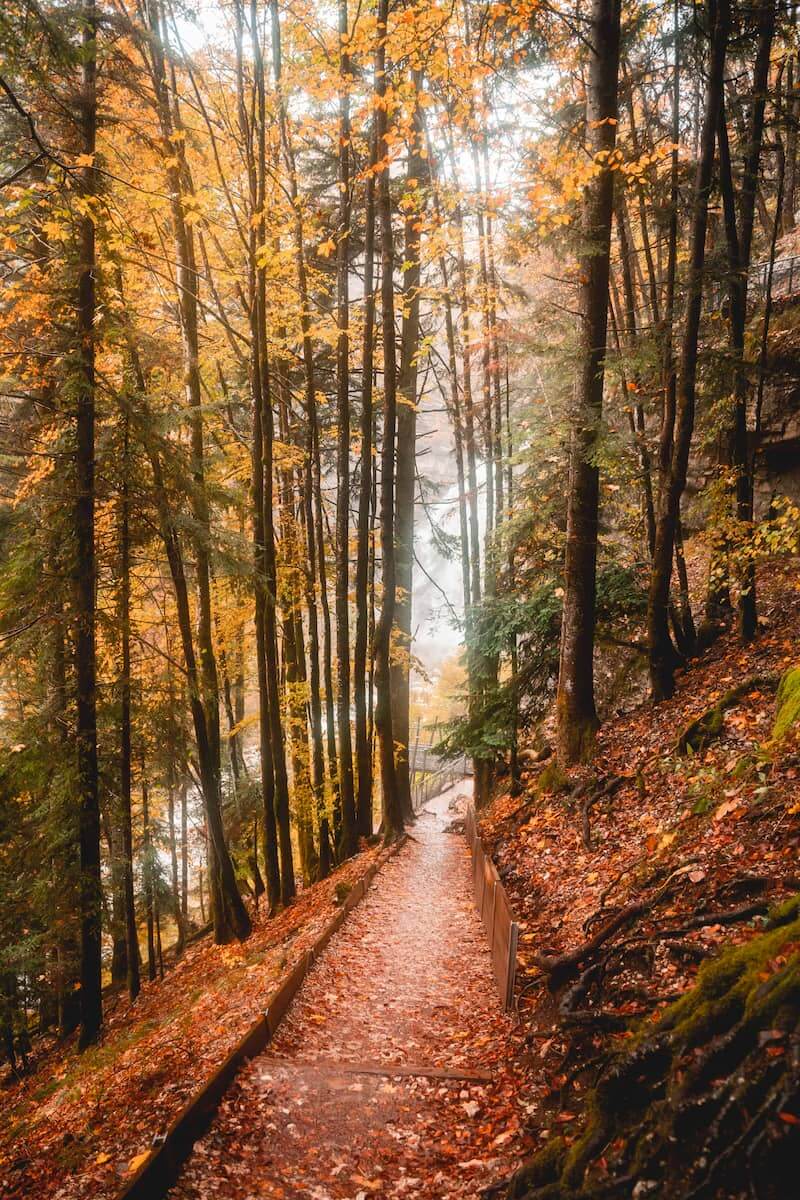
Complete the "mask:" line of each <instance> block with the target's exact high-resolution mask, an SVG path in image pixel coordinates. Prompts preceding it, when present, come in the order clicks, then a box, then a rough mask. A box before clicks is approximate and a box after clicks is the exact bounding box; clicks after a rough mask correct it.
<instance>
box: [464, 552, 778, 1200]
mask: <svg viewBox="0 0 800 1200" xmlns="http://www.w3.org/2000/svg"><path fill="white" fill-rule="evenodd" d="M759 611H760V616H761V632H760V636H759V638H758V639H757V640H756V641H755V642H754V643H753V644H752V645H750V646H748V647H743V646H742V645H741V643H740V642H739V640H738V638H737V636H736V634H735V633H733V632H730V633H727V634H725V635H724V636H722V637H721V638H720V639H719V640H718V641H716V642H715V643H714V645H713V646H712V647H711V648H710V649H709V650H708V651H707V652H706V653H705V654H704V655H702V656H701V657H699V658H698V659H697V660H695V661H693V662H692V663H691V664H690V665H689V667H688V668H687V669H686V670H685V671H682V672H680V673H679V675H678V680H677V690H676V694H675V696H674V697H673V698H672V699H671V700H668V701H666V702H664V703H662V704H659V705H658V706H653V705H652V704H650V703H649V702H642V703H637V704H635V705H633V706H631V707H630V708H629V709H628V710H627V711H622V712H620V713H618V714H617V715H616V716H615V717H614V718H612V719H609V720H607V722H606V723H605V724H604V725H603V727H602V728H601V730H600V732H599V736H598V745H597V753H596V756H595V758H594V760H593V762H592V764H591V767H586V768H577V769H575V770H573V771H571V772H570V773H569V775H568V776H564V775H562V774H561V773H560V772H559V771H558V770H556V769H555V768H553V767H552V766H551V765H550V764H549V763H547V762H542V763H533V762H532V761H531V758H530V756H529V757H528V762H527V764H526V767H525V770H524V773H523V788H522V792H521V794H519V795H516V796H513V795H511V794H510V790H509V788H508V784H507V782H506V785H505V787H503V786H501V787H500V788H499V789H498V792H497V794H496V796H495V799H494V801H493V803H492V804H491V806H490V807H489V808H488V809H487V810H486V811H485V812H484V813H483V814H482V816H481V820H480V832H481V835H482V838H483V841H484V845H485V846H486V848H487V851H490V852H491V854H492V856H493V858H494V861H495V864H496V865H497V867H498V870H499V873H500V876H501V879H502V881H503V883H504V885H505V887H506V890H507V892H508V894H509V897H510V900H511V904H512V907H513V908H514V910H515V914H516V916H517V918H518V919H519V921H520V923H521V936H520V977H519V979H518V1006H519V1011H520V1016H521V1023H522V1030H523V1032H522V1036H523V1039H524V1043H525V1050H524V1052H523V1055H522V1058H521V1060H520V1062H519V1064H518V1067H519V1070H520V1071H521V1072H522V1073H523V1074H524V1077H525V1080H526V1082H525V1085H524V1087H525V1091H526V1095H527V1099H528V1101H529V1103H528V1106H527V1112H528V1118H527V1121H526V1133H527V1134H528V1135H529V1136H530V1137H532V1139H533V1140H534V1142H535V1144H536V1146H537V1148H538V1149H539V1150H541V1149H543V1148H545V1147H546V1146H547V1145H548V1141H549V1140H551V1139H555V1138H559V1139H561V1140H562V1141H563V1142H565V1143H566V1145H567V1147H569V1146H570V1144H574V1143H575V1142H576V1141H577V1139H578V1137H579V1136H580V1133H581V1130H582V1128H583V1124H584V1122H585V1119H586V1115H587V1098H588V1096H589V1093H590V1091H591V1087H592V1085H593V1083H594V1081H595V1079H596V1078H597V1071H598V1065H599V1064H602V1063H603V1062H607V1061H608V1056H609V1055H613V1054H614V1053H616V1052H617V1051H619V1050H620V1049H621V1048H622V1047H624V1046H625V1044H626V1041H628V1040H629V1039H631V1038H632V1037H633V1036H634V1034H635V1031H636V1030H637V1029H640V1028H641V1027H642V1023H643V1022H644V1023H646V1022H649V1021H653V1022H655V1021H657V1020H658V1019H659V1017H660V1015H661V1014H662V1013H663V1012H664V1010H665V1009H666V1007H667V1005H668V1004H669V1003H670V1002H671V1001H673V1000H675V999H676V998H677V997H679V996H681V995H682V994H684V993H685V992H686V991H687V990H688V989H689V988H690V987H691V986H692V984H693V983H694V981H695V979H696V977H697V973H698V970H699V969H700V967H701V966H702V964H703V963H704V962H706V961H707V960H708V959H710V958H711V957H713V956H714V955H715V954H716V953H717V952H718V951H720V950H722V949H723V948H725V947H728V946H731V945H736V944H741V943H744V942H747V941H749V940H750V939H752V938H753V937H755V936H756V935H758V934H759V933H760V932H761V931H762V930H763V928H764V921H765V915H766V913H767V912H768V910H769V909H770V908H771V907H772V906H774V905H775V904H777V903H780V902H781V901H782V900H783V899H784V898H785V897H787V896H790V895H792V894H793V893H796V892H798V891H800V866H799V865H798V862H799V859H800V802H799V801H800V737H798V736H792V737H789V738H787V739H786V741H785V742H784V743H782V744H780V745H778V744H775V743H772V742H771V735H772V727H773V723H774V721H775V690H774V687H772V686H770V685H764V686H762V685H761V680H765V679H768V678H769V677H770V676H771V677H772V678H773V679H774V678H775V677H777V676H779V675H780V674H781V673H782V672H784V671H785V670H786V669H787V668H789V667H795V666H798V665H800V640H799V639H798V632H799V631H800V584H799V583H798V563H797V561H791V562H788V563H785V564H783V566H780V565H779V566H774V567H773V568H772V569H771V570H770V573H769V575H768V576H767V575H766V573H765V576H764V578H763V579H761V580H759ZM750 679H752V680H753V685H752V687H750V688H749V690H747V691H746V693H745V694H744V695H742V696H740V697H739V698H738V699H737V700H736V701H735V702H734V703H733V704H731V706H730V707H728V708H726V710H725V712H724V720H723V722H722V727H721V729H720V730H719V731H718V733H717V735H716V736H715V737H713V738H712V739H711V740H709V741H708V743H707V744H705V745H703V746H700V747H699V748H698V749H697V752H696V753H688V754H686V753H680V752H679V749H678V741H679V738H680V735H681V733H682V732H683V731H684V730H685V729H686V728H687V726H688V725H689V724H690V722H692V721H693V720H694V719H695V718H697V717H699V716H701V715H702V714H703V713H705V712H706V711H707V710H709V709H710V708H712V707H713V706H714V705H715V704H716V703H717V701H718V700H719V699H720V698H721V697H723V696H724V695H725V694H726V693H728V692H729V691H730V690H731V689H733V688H735V687H736V686H737V685H739V684H742V683H743V681H746V680H750ZM798 732H800V731H798ZM605 784H610V785H611V790H609V791H607V792H606V793H605V794H604V785H605ZM581 785H582V787H581ZM592 795H594V796H597V799H596V801H594V802H590V803H589V804H588V805H587V803H586V798H587V796H592ZM587 833H588V839H587V837H586V834H587ZM593 939H594V942H593ZM565 952H567V953H570V952H577V954H576V956H575V959H576V960H575V961H574V963H572V964H571V965H569V964H568V965H566V967H565V964H564V963H563V962H562V964H561V968H556V971H555V972H554V971H553V969H552V968H553V964H554V960H557V959H558V958H559V956H563V955H564V953H565ZM564 968H565V969H564ZM763 1039H764V1045H763V1054H764V1055H765V1056H766V1055H780V1054H782V1053H784V1046H783V1045H782V1044H781V1043H780V1039H778V1038H776V1035H775V1034H774V1032H773V1031H766V1032H765V1033H764V1035H763ZM776 1041H777V1044H776ZM781 1115H782V1119H783V1120H784V1121H787V1122H788V1121H794V1120H795V1118H794V1117H793V1116H792V1114H791V1113H789V1114H788V1115H787V1114H786V1113H783V1114H781ZM797 1124H798V1125H800V1120H798V1121H797ZM787 1129H788V1126H787ZM601 1150H602V1147H599V1148H598V1152H597V1160H598V1162H597V1163H596V1164H595V1167H596V1169H597V1170H599V1172H600V1177H602V1173H603V1170H605V1169H606V1160H605V1158H604V1157H603V1155H602V1154H601V1153H600V1151H601ZM598 1163H599V1165H598ZM685 1165H688V1164H685ZM620 1182H623V1181H620ZM744 1186H745V1187H746V1184H745V1185H744ZM623 1192H624V1194H628V1192H625V1191H624V1187H623ZM498 1194H499V1192H498ZM515 1194H519V1195H520V1196H521V1195H523V1194H526V1195H527V1193H523V1192H522V1191H520V1192H519V1193H515ZM559 1194H560V1193H559ZM564 1194H566V1193H564ZM642 1194H644V1192H643V1193H642ZM647 1194H648V1195H649V1194H650V1193H647ZM679 1194H681V1195H682V1194H683V1193H682V1191H680V1189H678V1190H670V1188H669V1187H667V1190H665V1191H663V1192H662V1191H657V1195H658V1196H662V1195H663V1196H670V1197H673V1196H677V1195H679ZM698 1194H699V1193H698ZM719 1194H720V1195H725V1196H726V1197H728V1196H729V1195H733V1193H731V1192H726V1191H723V1192H721V1193H719ZM736 1194H737V1195H738V1193H736ZM748 1194H749V1193H748ZM777 1194H781V1195H782V1194H783V1193H780V1192H779V1193H777ZM570 1195H571V1193H570Z"/></svg>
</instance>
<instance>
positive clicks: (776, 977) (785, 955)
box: [504, 896, 800, 1200]
mask: <svg viewBox="0 0 800 1200" xmlns="http://www.w3.org/2000/svg"><path fill="white" fill-rule="evenodd" d="M630 907H631V906H628V909H627V910H623V911H622V912H621V913H619V914H617V917H616V918H615V921H617V922H619V920H620V918H624V917H625V916H626V913H627V914H629V911H630ZM750 907H752V906H750ZM743 911H745V910H741V909H740V910H738V912H739V913H740V919H741V913H742V912H743ZM712 915H714V914H712ZM716 915H719V914H716ZM724 915H725V916H729V917H731V919H733V918H732V914H731V913H728V914H724ZM700 916H707V914H700ZM698 919H700V917H698ZM617 928H619V924H618V925H617ZM606 931H607V927H604V928H603V929H602V930H601V931H600V933H599V934H598V935H596V938H597V937H598V936H599V937H601V938H602V937H603V935H605V934H606ZM596 938H595V940H596ZM584 949H585V947H582V948H581V950H582V951H583V950H584ZM564 957H567V956H561V958H564ZM602 969H603V968H602V966H601V965H600V964H593V966H591V967H589V968H588V969H587V970H586V971H584V973H583V975H582V976H581V978H580V979H579V980H578V981H577V983H576V984H575V985H574V986H573V987H572V988H571V989H570V990H569V992H568V993H567V994H566V996H565V997H564V998H562V1006H564V1008H565V1009H567V1010H568V1009H569V1008H570V1006H573V1008H574V1006H576V1005H577V1004H578V1003H581V1002H582V1000H583V998H584V997H585V995H586V992H587V990H588V987H589V986H591V985H592V982H593V980H594V979H596V977H597V973H599V972H601V971H602ZM593 972H594V973H595V974H593ZM567 997H569V1000H567ZM586 1011H587V1013H588V1011H589V1010H586ZM566 1015H569V1016H570V1017H571V1018H572V1019H574V1018H576V1017H578V1018H582V1016H583V1012H582V1011H581V1010H577V1011H572V1012H571V1013H569V1014H566ZM591 1015H592V1016H593V1017H595V1018H596V1017H597V1016H598V1014H596V1013H592V1014H591ZM602 1015H603V1016H604V1017H610V1016H613V1015H615V1014H602ZM798 1155H800V896H795V897H793V898H792V899H791V900H789V901H788V902H786V903H784V904H783V905H782V906H780V907H779V908H777V909H775V910H773V912H772V914H771V916H770V919H769V921H768V925H767V930H766V931H765V932H764V933H762V934H759V935H758V936H756V937H754V938H753V939H752V940H751V941H749V942H747V943H745V944H744V945H742V946H737V947H734V948H733V949H730V950H728V951H726V952H724V953H723V954H721V955H720V956H719V957H718V958H717V959H714V960H712V961H710V962H709V963H707V964H706V965H705V966H704V967H703V968H702V969H701V971H700V974H699V975H698V978H697V982H696V984H695V986H694V987H693V988H692V989H691V990H690V991H689V992H687V993H686V994H685V995H684V996H682V997H681V999H680V1000H678V1001H677V1002H676V1003H674V1004H672V1005H671V1006H670V1007H669V1008H667V1009H665V1010H664V1011H663V1012H662V1013H661V1015H660V1017H659V1018H658V1020H657V1022H656V1023H655V1025H653V1024H652V1023H651V1022H647V1023H646V1024H643V1025H642V1027H641V1028H640V1029H639V1030H638V1031H637V1032H635V1033H634V1035H633V1037H632V1038H631V1039H630V1040H629V1041H628V1043H627V1047H626V1049H625V1050H624V1051H623V1052H622V1053H621V1054H619V1055H617V1056H616V1057H614V1058H613V1059H611V1060H610V1061H609V1062H608V1064H607V1065H606V1067H605V1068H604V1069H603V1070H602V1071H601V1074H600V1077H599V1079H598V1081H597V1083H596V1085H595V1087H594V1088H593V1089H592V1091H591V1092H590V1093H589V1095H588V1097H587V1105H586V1119H585V1127H584V1130H583V1132H582V1134H581V1135H580V1136H579V1137H578V1138H577V1139H575V1140H572V1141H570V1140H569V1139H567V1138H563V1139H554V1140H553V1141H552V1142H550V1143H549V1144H548V1145H547V1147H546V1148H545V1149H544V1150H543V1151H542V1152H541V1153H539V1154H537V1155H536V1156H535V1157H534V1158H533V1159H532V1160H531V1161H530V1162H529V1163H527V1164H525V1165H524V1166H523V1167H522V1168H521V1169H520V1171H518V1172H517V1173H516V1175H515V1176H514V1177H513V1178H512V1179H511V1180H510V1181H509V1183H508V1186H507V1189H506V1191H505V1193H504V1195H505V1196H506V1197H508V1198H509V1200H511V1198H513V1200H551V1198H553V1200H555V1197H558V1198H559V1200H600V1197H604V1196H608V1197H611V1196H614V1195H620V1194H622V1195H626V1196H631V1195H632V1196H636V1197H642V1198H644V1197H654V1198H657V1200H666V1198H667V1197H669V1198H670V1200H701V1198H703V1200H721V1198H722V1197H725V1198H726V1200H734V1198H739V1197H742V1198H744V1197H756V1198H757V1200H789V1197H790V1196H794V1195H796V1194H797V1192H796V1185H797V1175H796V1170H797V1167H796V1164H797V1161H798Z"/></svg>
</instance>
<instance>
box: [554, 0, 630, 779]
mask: <svg viewBox="0 0 800 1200" xmlns="http://www.w3.org/2000/svg"><path fill="white" fill-rule="evenodd" d="M619 37H620V11H619V0H593V3H592V16H591V27H590V33H589V38H590V42H591V47H590V51H589V54H590V58H589V83H588V89H587V101H586V117H587V125H588V127H589V143H590V151H591V154H592V156H593V157H594V158H595V161H598V159H597V156H598V155H601V154H602V155H604V156H605V157H604V159H603V160H602V161H604V162H607V161H608V156H609V155H610V154H611V153H612V151H613V149H614V146H615V142H616V122H617V84H618V68H619ZM613 199H614V172H613V171H612V170H611V169H610V168H608V167H603V168H601V170H600V171H599V172H598V174H597V175H596V176H595V178H594V179H593V180H592V181H591V182H590V183H589V185H588V186H587V189H586V193H585V198H584V209H583V237H584V239H585V240H586V242H587V245H588V249H587V252H586V254H585V257H584V258H583V259H582V261H581V270H580V274H581V279H582V284H581V312H582V330H581V370H580V375H579V379H578V382H577V395H576V397H575V409H576V411H575V416H574V426H573V430H572V448H571V456H570V489H569V499H568V505H567V548H566V556H565V562H564V592H565V595H564V609H563V617H562V622H561V655H560V662H559V674H558V695H557V702H556V703H557V714H558V754H559V758H560V759H561V761H562V762H564V763H574V762H577V761H579V760H580V759H583V758H586V757H587V756H588V755H589V754H590V752H591V749H592V747H593V744H594V734H595V730H596V728H597V724H598V721H597V712H596V709H595V703H594V661H593V660H594V627H595V584H596V572H597V525H598V508H599V491H600V478H599V469H598V466H597V464H596V461H595V449H596V445H597V438H598V435H599V430H600V422H601V418H602V409H603V378H604V365H605V355H606V337H607V327H608V282H609V261H610V248H611V219H612V212H613Z"/></svg>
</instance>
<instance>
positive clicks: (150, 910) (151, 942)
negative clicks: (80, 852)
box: [142, 759, 156, 983]
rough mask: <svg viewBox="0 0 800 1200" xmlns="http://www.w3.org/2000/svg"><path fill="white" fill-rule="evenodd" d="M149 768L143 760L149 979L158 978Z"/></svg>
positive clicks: (144, 875)
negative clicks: (148, 784) (148, 781)
mask: <svg viewBox="0 0 800 1200" xmlns="http://www.w3.org/2000/svg"><path fill="white" fill-rule="evenodd" d="M146 771H147V767H146V763H145V760H144V759H142V830H143V833H142V879H143V883H144V912H145V924H146V927H147V978H148V979H149V980H150V982H151V983H152V982H153V980H154V979H155V977H156V943H155V936H154V930H155V924H154V915H155V896H154V886H153V841H152V838H151V836H150V789H149V788H148V786H147V773H146Z"/></svg>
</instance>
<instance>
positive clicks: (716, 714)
mask: <svg viewBox="0 0 800 1200" xmlns="http://www.w3.org/2000/svg"><path fill="white" fill-rule="evenodd" d="M779 683H780V676H779V675H777V674H771V675H750V676H748V678H747V679H743V680H742V681H741V683H737V684H736V686H735V687H732V688H731V689H730V691H728V692H725V694H724V695H723V696H720V698H719V700H718V701H717V702H716V704H715V705H714V706H713V707H712V708H709V709H707V710H706V712H704V713H703V714H702V715H701V716H699V717H696V718H695V720H694V721H691V722H690V723H689V724H688V725H687V726H686V728H685V729H684V730H683V732H682V733H681V735H680V737H679V738H678V741H677V744H676V747H675V749H676V750H677V752H678V754H689V753H692V754H698V753H699V752H700V751H701V750H704V749H705V747H706V746H707V745H708V744H709V742H713V741H714V740H715V739H716V738H718V737H719V736H720V735H721V733H722V730H723V727H724V725H725V713H726V711H727V710H728V709H729V708H733V706H734V705H735V704H737V703H738V702H739V701H740V700H741V699H742V697H744V696H747V695H749V693H750V692H754V691H756V690H759V691H772V692H774V691H777V689H778V685H779Z"/></svg>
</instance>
